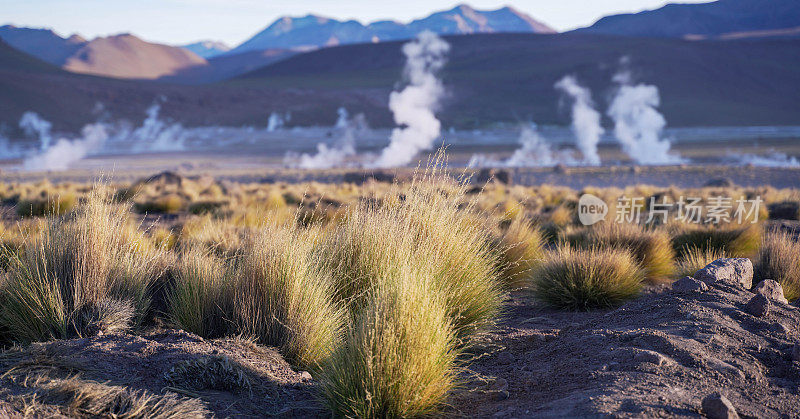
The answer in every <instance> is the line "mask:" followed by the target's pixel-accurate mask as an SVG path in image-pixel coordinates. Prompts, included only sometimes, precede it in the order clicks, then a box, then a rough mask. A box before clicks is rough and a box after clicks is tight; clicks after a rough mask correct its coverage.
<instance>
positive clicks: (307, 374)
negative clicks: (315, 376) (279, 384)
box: [300, 371, 312, 381]
mask: <svg viewBox="0 0 800 419" xmlns="http://www.w3.org/2000/svg"><path fill="white" fill-rule="evenodd" d="M300 378H301V379H302V380H304V381H311V380H312V377H311V373H310V372H308V371H301V372H300Z"/></svg>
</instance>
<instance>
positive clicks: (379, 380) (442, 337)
mask: <svg viewBox="0 0 800 419" xmlns="http://www.w3.org/2000/svg"><path fill="white" fill-rule="evenodd" d="M395 275H397V277H395V278H383V279H381V280H379V281H378V283H379V284H381V285H380V286H379V287H377V289H372V290H371V291H370V296H369V298H367V301H368V303H367V305H366V307H364V310H361V311H360V312H359V313H358V314H357V315H356V317H355V320H354V324H353V325H352V326H351V328H350V329H349V331H348V333H347V335H346V338H345V341H344V343H343V344H342V345H341V346H340V347H339V348H338V349H337V350H336V351H335V352H334V353H333V356H332V357H331V359H330V361H329V362H327V363H326V364H325V368H324V369H323V371H322V374H321V376H320V383H321V388H322V393H323V395H324V396H325V399H326V401H327V404H328V406H329V408H330V409H331V411H332V412H333V414H334V416H336V417H362V418H378V417H420V416H431V415H434V414H436V413H437V412H438V411H439V409H440V408H441V407H442V405H443V402H444V400H445V399H446V397H447V394H448V393H449V392H450V391H451V390H452V389H453V387H454V383H455V377H456V375H457V370H456V368H455V360H456V355H457V352H456V350H455V346H456V342H455V336H454V334H453V328H452V325H451V324H450V323H449V321H448V317H449V316H448V314H447V309H446V307H445V303H444V302H443V301H441V300H439V299H437V298H436V297H435V296H436V295H437V293H436V292H435V291H434V290H432V289H427V288H426V287H425V286H424V283H425V281H424V279H420V278H417V277H415V276H414V274H413V273H411V272H410V270H406V271H404V272H401V273H395Z"/></svg>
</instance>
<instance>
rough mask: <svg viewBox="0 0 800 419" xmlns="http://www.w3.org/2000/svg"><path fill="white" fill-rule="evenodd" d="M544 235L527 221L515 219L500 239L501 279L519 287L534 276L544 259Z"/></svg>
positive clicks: (497, 245)
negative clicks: (535, 269) (534, 271)
mask: <svg viewBox="0 0 800 419" xmlns="http://www.w3.org/2000/svg"><path fill="white" fill-rule="evenodd" d="M543 241H544V240H543V239H542V234H541V233H540V232H539V230H537V229H536V228H535V227H533V226H531V225H530V224H529V223H527V222H526V221H522V220H521V219H515V220H513V221H512V222H511V224H509V226H508V228H507V229H506V231H505V232H503V234H502V235H501V236H500V237H499V238H498V240H497V244H496V247H497V249H498V252H499V256H500V278H502V279H503V281H504V282H505V283H506V284H508V285H509V286H511V287H518V286H521V285H522V284H523V282H525V281H524V280H525V279H526V278H528V277H530V276H531V275H532V272H533V269H534V268H535V267H536V266H538V265H539V264H540V263H541V262H542V258H543V257H544V249H543Z"/></svg>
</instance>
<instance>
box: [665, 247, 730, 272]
mask: <svg viewBox="0 0 800 419" xmlns="http://www.w3.org/2000/svg"><path fill="white" fill-rule="evenodd" d="M725 257H727V256H725V252H722V251H720V250H717V249H699V248H696V247H689V248H687V249H685V250H684V252H683V254H682V255H681V257H680V259H679V260H678V267H677V269H676V272H675V273H676V275H677V276H678V278H683V277H684V276H694V274H695V273H697V271H699V270H700V269H703V268H705V267H706V266H708V264H709V263H711V262H713V261H715V260H717V259H721V258H725Z"/></svg>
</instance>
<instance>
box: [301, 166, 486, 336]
mask: <svg viewBox="0 0 800 419" xmlns="http://www.w3.org/2000/svg"><path fill="white" fill-rule="evenodd" d="M453 183H454V182H453V181H451V180H449V179H447V178H444V176H441V178H440V177H438V176H437V174H436V173H435V172H434V173H431V174H428V175H426V176H425V177H421V178H418V179H416V180H415V181H414V183H413V184H412V185H411V187H410V188H409V190H408V191H407V194H406V195H405V199H404V200H398V201H391V202H388V203H386V204H384V205H374V204H365V205H361V206H358V207H357V208H354V209H353V210H352V211H350V212H349V213H348V214H347V215H346V216H345V217H344V218H343V219H342V221H341V222H340V223H338V224H337V225H336V226H333V227H332V229H331V231H330V232H329V233H328V234H327V235H326V236H325V237H324V238H323V239H322V240H321V241H320V245H319V246H317V249H316V252H317V253H319V254H321V255H324V257H323V259H322V261H323V264H324V266H323V267H322V268H321V269H323V270H326V271H329V272H333V277H334V280H335V281H336V296H337V298H338V299H340V300H342V301H345V302H346V303H348V304H349V305H350V307H351V311H358V310H359V309H360V308H361V307H363V306H364V305H365V304H366V303H367V301H366V299H367V297H368V296H369V295H370V294H369V291H370V289H371V288H373V287H375V286H376V281H379V280H385V279H386V278H395V277H396V276H397V272H398V271H400V269H401V267H402V269H412V270H413V271H414V273H415V275H417V276H418V277H420V278H429V280H430V283H431V284H432V289H433V290H434V291H435V292H437V293H439V294H440V295H441V297H442V298H443V301H444V302H445V304H446V309H447V311H448V315H449V316H450V320H451V323H452V325H453V327H454V328H455V330H456V334H457V336H458V337H459V338H460V339H468V338H470V337H471V336H472V335H474V333H476V332H477V331H480V330H485V329H486V328H488V327H490V326H491V325H492V324H493V322H494V320H495V319H496V317H497V315H498V314H499V311H500V306H501V303H502V292H501V289H502V284H501V280H500V278H499V276H498V272H497V266H498V265H499V261H498V259H497V255H496V249H495V248H493V247H492V246H491V245H490V244H489V243H490V241H489V240H488V233H487V232H486V231H485V230H484V229H483V228H482V227H481V226H479V225H478V224H476V223H475V222H474V220H473V218H472V216H471V214H470V210H471V209H470V207H469V203H467V204H466V206H465V205H464V204H465V202H464V196H465V195H464V190H463V189H464V188H463V187H462V185H461V184H455V185H454V184H453Z"/></svg>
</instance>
